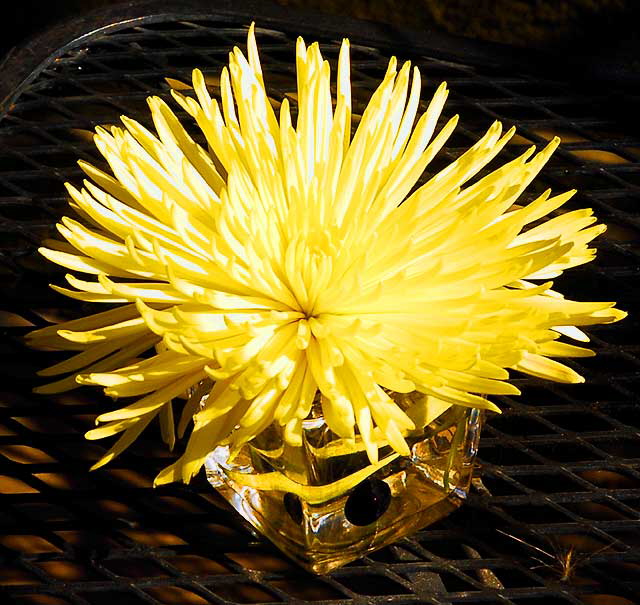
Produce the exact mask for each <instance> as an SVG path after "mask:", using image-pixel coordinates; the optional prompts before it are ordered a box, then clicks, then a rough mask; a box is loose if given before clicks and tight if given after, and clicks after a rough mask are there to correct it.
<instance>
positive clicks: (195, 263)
mask: <svg viewBox="0 0 640 605" xmlns="http://www.w3.org/2000/svg"><path fill="white" fill-rule="evenodd" d="M296 67H297V119H296V120H294V119H293V118H292V115H291V108H290V103H289V101H288V99H286V98H285V99H284V100H283V101H282V104H281V105H280V108H279V113H278V114H276V112H275V111H274V109H273V107H272V104H271V103H270V100H269V98H268V97H267V93H266V91H265V85H264V82H263V76H262V71H261V68H260V62H259V59H258V51H257V47H256V41H255V37H254V32H253V27H251V29H250V30H249V36H248V52H247V57H245V55H243V53H242V52H241V51H240V50H239V49H237V48H235V49H234V50H233V52H232V53H231V54H230V60H229V67H228V69H227V68H225V69H224V70H223V71H222V74H221V78H220V89H221V106H220V104H219V103H218V101H217V100H215V99H212V98H211V96H210V94H209V92H208V90H207V87H206V85H205V80H204V77H203V75H202V73H201V72H200V71H198V70H195V71H194V72H193V89H194V91H195V98H193V97H189V96H184V95H182V94H181V93H179V92H177V91H175V90H174V91H173V93H172V94H173V97H174V99H175V100H176V101H177V103H178V104H179V105H180V106H181V107H182V108H183V109H184V110H185V111H186V112H187V113H188V114H189V115H190V116H192V118H194V119H195V121H196V122H197V125H198V127H199V128H200V129H201V131H202V134H203V135H204V137H205V138H206V141H207V143H208V145H209V151H207V150H205V149H203V148H202V147H201V146H200V145H198V144H197V143H196V142H194V140H193V139H192V138H191V137H190V135H189V134H188V133H187V131H186V130H185V128H184V127H183V126H182V125H181V123H180V121H179V120H178V119H177V118H176V116H175V115H174V113H173V112H172V110H171V109H170V108H169V106H168V105H167V104H166V103H165V102H164V101H162V100H161V99H159V98H157V97H152V98H150V99H149V106H150V108H151V115H152V118H153V123H154V126H155V130H156V133H155V134H154V133H153V132H151V131H149V130H148V129H146V128H145V127H144V126H142V125H141V124H139V123H138V122H136V121H134V120H131V119H128V118H126V117H123V118H122V122H123V126H124V127H123V128H119V127H113V128H111V129H110V130H109V131H107V130H105V129H102V128H97V129H96V135H95V143H96V145H97V147H98V149H99V150H100V152H101V153H102V155H103V156H104V158H105V159H106V160H107V162H108V163H109V165H110V167H111V170H112V173H113V176H112V175H109V174H107V173H105V172H103V171H101V170H99V169H97V168H95V167H93V166H91V165H89V164H86V163H83V162H81V166H82V168H83V169H84V170H85V172H86V173H87V175H88V176H89V177H90V179H88V180H85V181H84V187H83V188H82V189H76V188H75V187H74V186H72V185H70V184H67V188H68V190H69V193H70V195H71V197H72V199H73V203H72V206H73V207H74V208H75V209H76V210H77V211H78V214H79V215H80V216H81V217H82V220H76V219H73V218H69V217H65V218H63V219H62V221H61V223H60V224H59V225H58V228H59V231H60V233H61V234H62V236H63V237H64V238H65V239H66V243H62V242H48V245H47V247H45V248H42V249H41V252H42V254H44V256H46V257H47V258H48V259H50V260H52V261H53V262H55V263H58V264H60V265H62V266H64V267H66V268H68V269H71V270H72V271H76V272H80V273H83V274H87V275H88V277H85V278H84V279H80V278H78V277H75V276H74V275H67V276H66V279H67V281H68V282H69V284H70V286H71V288H72V289H69V288H61V287H58V286H53V288H54V289H55V290H57V291H59V292H61V293H63V294H65V295H67V296H70V297H72V298H76V299H80V300H83V301H92V302H101V303H109V304H110V305H117V306H113V308H111V309H110V310H107V311H105V312H102V313H98V314H96V315H91V316H89V317H84V318H81V319H77V320H73V321H69V322H67V323H65V324H62V325H56V326H50V327H47V328H44V329H41V330H37V331H35V332H32V333H31V334H30V335H29V342H30V344H31V345H33V346H34V347H37V348H46V349H64V350H73V351H77V353H76V354H75V355H74V356H72V357H71V358H69V359H68V360H66V361H63V362H61V363H59V364H57V365H55V366H53V367H50V368H48V369H46V370H43V371H42V372H41V374H43V375H45V376H53V375H61V374H70V376H68V377H66V378H62V379H59V380H57V381H56V382H53V383H50V384H48V385H45V386H43V387H39V388H38V389H37V390H38V391H40V392H41V393H53V392H58V391H62V390H66V389H70V388H74V387H75V386H77V385H78V384H91V385H100V386H102V387H104V390H105V393H106V394H107V395H110V396H112V397H117V398H122V397H133V398H135V399H134V400H133V402H132V403H129V404H128V405H125V406H124V407H121V408H120V409H117V410H115V411H109V412H107V413H104V414H102V415H101V416H100V417H99V418H98V422H99V423H100V424H101V426H99V428H96V429H94V430H92V431H90V432H89V433H88V435H87V436H88V437H89V438H94V439H95V438H100V437H106V436H111V435H115V434H121V436H120V438H119V440H118V441H117V442H116V443H115V445H114V446H113V447H112V448H111V450H110V451H109V452H108V453H107V455H106V456H105V457H104V458H103V459H102V460H101V461H100V462H99V463H98V464H97V465H96V466H100V465H101V464H104V463H105V462H108V461H109V460H110V459H112V458H113V457H114V456H116V455H117V454H118V453H120V452H121V451H122V450H123V449H124V448H126V447H127V446H128V445H130V444H131V443H132V441H133V440H135V438H136V437H137V436H138V435H139V434H140V433H141V432H142V431H143V430H144V428H145V427H147V425H149V423H150V422H151V421H152V420H153V419H154V418H155V417H159V419H160V424H161V427H162V434H163V437H164V439H165V440H166V441H167V443H169V444H170V445H171V446H173V443H174V441H175V436H174V434H175V433H174V418H173V407H172V400H173V399H174V398H176V397H180V396H183V395H184V394H185V393H188V392H189V391H190V390H192V395H191V396H190V397H188V398H187V400H186V403H185V405H184V407H183V410H182V415H181V417H180V419H179V421H178V423H177V432H178V435H179V436H180V435H182V434H183V433H184V432H185V431H186V429H187V427H188V426H189V425H190V423H191V422H193V429H192V431H191V434H190V438H189V441H188V444H187V446H186V450H185V452H184V454H183V455H182V456H181V457H180V459H179V460H178V461H177V462H176V463H175V464H173V465H171V466H170V467H169V468H167V469H165V470H164V471H162V472H161V473H160V475H159V476H158V478H157V483H165V482H168V481H173V480H176V479H179V478H182V479H183V480H184V481H188V480H189V479H190V478H191V477H192V476H193V475H194V474H195V473H196V472H197V471H198V470H199V469H200V467H201V466H202V463H203V461H204V459H205V457H206V456H207V454H208V453H209V452H210V451H211V450H212V449H213V448H214V447H215V446H217V445H220V444H227V445H229V447H230V449H231V451H232V452H233V451H237V450H238V449H239V448H240V447H241V446H242V445H243V444H244V443H246V442H248V441H249V440H251V439H253V438H254V437H255V436H256V435H258V434H260V433H261V432H262V431H263V430H265V429H266V428H267V427H268V426H269V425H271V424H272V423H274V422H276V423H278V424H279V425H281V426H283V427H284V434H285V438H286V440H287V441H288V442H290V443H291V444H294V445H295V444H298V443H299V442H300V439H301V431H302V421H303V420H304V419H305V418H306V417H307V416H308V415H309V413H310V410H311V406H312V403H313V401H314V398H315V397H316V394H317V393H318V392H319V393H320V394H321V397H320V401H321V410H322V414H323V416H324V418H325V421H326V422H327V424H328V426H329V427H330V428H331V430H332V431H334V432H335V433H336V434H337V435H339V436H340V437H341V438H343V439H345V440H347V442H348V441H353V440H356V439H361V440H362V441H361V442H362V444H363V446H364V448H365V449H366V451H367V454H368V456H369V459H370V460H371V461H372V462H376V461H377V460H378V448H379V447H380V446H381V444H384V445H387V444H388V445H390V446H391V447H392V448H393V449H394V450H395V451H396V452H397V453H399V454H403V455H406V454H409V449H408V446H407V443H406V440H405V437H406V436H407V434H408V433H409V432H410V431H412V430H413V429H415V428H417V425H421V426H425V425H426V424H428V423H429V422H431V421H432V420H433V419H434V418H435V417H437V416H438V415H439V414H441V413H442V412H443V411H444V410H445V409H447V408H448V407H450V406H451V405H461V406H471V407H477V408H484V409H490V410H496V411H497V408H496V406H495V405H493V404H492V403H490V402H489V401H488V400H487V399H486V398H485V397H484V395H492V394H517V393H518V389H517V388H516V387H515V386H513V385H511V384H510V383H509V382H507V379H508V376H509V375H508V371H507V370H508V369H515V370H519V371H521V372H525V373H528V374H531V375H534V376H539V377H542V378H548V379H551V380H556V381H560V382H569V383H571V382H581V381H582V378H581V377H580V376H579V375H578V374H576V373H575V372H574V371H573V370H572V369H571V368H569V367H567V366H565V365H563V364H562V363H560V362H558V361H554V360H552V359H551V358H552V357H572V356H576V357H580V356H589V355H592V354H593V353H592V352H591V351H590V350H589V349H586V348H583V347H581V346H576V345H573V344H568V343H565V342H561V341H560V337H562V336H564V337H567V338H569V339H573V340H577V341H587V340H588V338H587V337H586V335H585V334H584V333H583V332H582V331H581V330H580V329H578V328H577V327H576V326H584V325H589V324H594V323H607V322H613V321H616V320H619V319H621V318H622V317H624V313H623V312H621V311H619V310H616V309H615V308H613V307H614V303H609V302H575V301H572V300H568V299H566V298H564V297H563V296H562V295H561V294H559V293H557V292H555V291H553V290H552V289H551V288H552V282H551V281H550V280H551V279H553V278H554V277H557V276H559V275H560V274H561V273H562V272H563V271H564V270H565V269H568V268H570V267H574V266H576V265H580V264H583V263H586V262H588V261H590V260H592V258H593V257H594V250H593V249H591V248H589V247H588V245H589V242H591V240H593V239H594V238H595V237H596V236H597V235H599V234H600V233H602V232H603V231H604V229H605V227H604V226H603V225H595V224H594V223H595V221H596V219H595V218H594V217H593V216H592V212H591V210H576V211H572V212H566V213H564V214H559V215H558V216H555V217H554V218H551V219H549V220H546V221H545V222H542V223H541V224H537V225H536V226H532V224H535V223H536V222H537V221H539V219H542V218H543V217H545V216H546V215H548V214H549V213H550V212H552V211H554V210H557V209H558V208H560V207H561V206H562V205H563V204H564V203H565V202H566V201H567V200H568V199H569V198H570V197H571V196H572V195H573V193H574V191H569V192H567V193H562V194H560V195H555V196H552V195H551V193H550V191H546V192H544V193H543V194H542V195H540V196H539V197H538V198H537V199H535V200H534V201H532V202H531V203H529V204H527V205H526V206H524V207H520V206H516V205H514V204H515V202H516V200H517V199H518V197H519V196H520V194H521V193H522V192H523V191H524V189H525V188H526V187H527V185H528V184H529V183H530V182H531V181H532V179H533V178H534V177H535V175H536V174H537V173H538V172H539V171H540V169H541V168H542V167H543V166H544V164H545V163H546V161H547V160H548V159H549V157H550V156H551V154H552V153H553V151H554V150H555V148H556V147H557V145H558V143H559V141H558V139H555V140H554V141H552V142H551V143H550V144H549V145H548V146H547V147H546V148H545V149H543V150H542V151H540V152H538V153H535V149H534V148H531V149H528V150H527V151H526V152H525V153H523V154H522V155H521V156H519V157H517V158H516V159H514V160H512V161H509V162H508V163H506V164H504V165H503V166H502V167H500V168H498V169H497V170H495V171H493V172H491V173H490V174H487V175H486V176H484V177H482V178H480V179H478V180H476V181H475V182H474V183H473V184H467V182H468V181H469V179H471V178H472V177H474V176H475V175H477V173H478V172H479V171H480V170H481V169H482V168H483V167H485V166H486V165H487V164H488V163H489V162H490V161H491V160H492V159H493V158H495V157H496V155H497V154H498V153H499V152H500V151H501V150H502V148H503V147H504V146H505V145H506V143H507V142H508V141H509V139H510V138H511V136H512V135H513V133H514V130H513V129H511V130H510V131H508V132H507V133H505V134H502V129H501V125H500V123H498V122H496V123H494V124H493V125H492V126H491V127H490V128H489V130H488V131H487V132H486V134H485V135H484V136H483V137H482V138H481V139H480V140H479V141H478V142H477V143H476V144H475V145H473V146H472V147H471V148H470V149H469V150H468V151H466V152H465V153H463V154H462V155H461V156H460V157H459V158H458V159H457V160H456V161H454V162H453V163H451V164H450V165H448V166H447V167H446V168H444V169H443V170H441V171H440V172H438V173H435V174H433V175H431V176H430V177H429V178H428V179H427V181H426V183H425V184H423V185H421V186H420V187H418V188H417V189H415V190H413V189H414V185H415V184H416V181H417V180H418V178H419V177H420V176H421V175H422V174H423V172H424V171H425V169H426V168H427V166H428V164H429V162H430V161H431V160H432V159H433V158H434V156H435V155H436V154H437V153H438V151H439V150H440V149H441V148H442V146H443V145H444V144H445V142H446V141H447V139H448V137H449V136H450V135H451V133H452V131H453V129H454V127H455V125H456V122H457V116H456V117H454V118H452V119H450V120H449V121H448V122H447V123H446V124H445V125H444V126H443V127H442V128H440V129H439V130H438V128H437V122H438V118H439V116H440V113H441V111H442V108H443V106H444V103H445V100H446V98H447V88H446V85H445V84H444V83H443V84H442V85H441V86H440V87H439V88H438V90H437V92H436V93H435V95H434V96H433V98H432V99H431V101H430V103H429V105H428V108H427V109H426V111H424V112H423V113H422V114H421V115H420V116H419V117H418V119H417V122H416V116H417V113H418V107H419V98H420V90H421V83H420V74H419V71H418V69H417V68H416V67H414V68H413V70H411V67H410V65H409V63H408V62H407V63H405V64H404V65H402V67H400V68H399V69H398V66H397V62H396V60H395V58H393V59H391V61H390V62H389V67H388V69H387V73H386V75H385V77H384V79H383V81H382V83H381V84H380V86H379V87H378V88H377V90H376V91H375V92H374V93H373V95H372V97H371V100H370V101H369V104H368V106H367V108H366V110H365V111H364V113H363V115H362V116H361V119H360V122H359V124H358V126H357V129H356V131H355V134H354V135H353V136H351V124H352V114H351V92H350V74H349V44H348V42H347V41H344V42H343V44H342V48H341V50H340V56H339V60H338V70H337V81H336V90H337V94H336V100H335V104H334V103H333V101H332V93H331V88H330V67H329V63H328V62H327V61H323V59H322V56H321V54H320V50H319V48H318V44H317V43H315V44H312V45H311V46H310V47H308V48H307V47H306V46H305V43H304V42H303V41H302V39H298V43H297V48H296ZM414 122H415V124H414ZM294 123H295V126H294ZM436 131H437V132H436ZM208 378H209V379H212V380H213V381H214V382H213V386H212V387H210V391H208V392H206V393H203V392H199V391H202V388H201V387H202V385H203V384H209V385H210V384H211V383H210V382H208V383H207V382H203V381H205V379H208ZM196 385H200V389H197V388H196V394H197V396H195V395H194V394H193V387H196ZM413 391H418V392H419V393H423V394H425V395H427V397H422V398H418V399H417V400H416V401H417V403H416V404H415V405H414V406H413V407H411V408H406V407H402V406H400V405H399V404H397V403H396V401H395V400H394V399H393V398H392V397H391V396H390V392H395V393H410V392H413ZM203 395H204V397H203Z"/></svg>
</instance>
